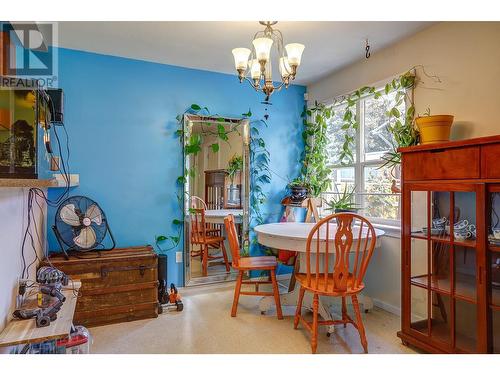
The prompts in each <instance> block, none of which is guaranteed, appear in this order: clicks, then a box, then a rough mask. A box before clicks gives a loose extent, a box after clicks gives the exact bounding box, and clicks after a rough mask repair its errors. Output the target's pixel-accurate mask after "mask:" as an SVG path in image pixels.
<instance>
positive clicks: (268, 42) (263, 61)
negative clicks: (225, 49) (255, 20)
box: [232, 21, 304, 103]
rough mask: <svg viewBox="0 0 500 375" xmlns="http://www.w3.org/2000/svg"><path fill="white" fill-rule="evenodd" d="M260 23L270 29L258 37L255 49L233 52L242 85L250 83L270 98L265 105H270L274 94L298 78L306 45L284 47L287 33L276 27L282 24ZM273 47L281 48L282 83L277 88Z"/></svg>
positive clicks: (254, 43)
mask: <svg viewBox="0 0 500 375" xmlns="http://www.w3.org/2000/svg"><path fill="white" fill-rule="evenodd" d="M259 23H260V24H261V25H264V26H265V27H266V28H265V29H264V30H263V31H258V32H257V33H256V34H255V35H254V37H253V41H252V44H253V47H254V48H253V50H250V49H248V48H235V49H233V51H232V52H233V56H234V65H235V67H236V71H237V72H238V78H239V79H240V83H241V82H243V80H246V81H248V82H249V83H250V84H251V85H252V87H253V88H254V89H255V90H256V91H261V92H263V93H264V94H265V95H266V99H265V102H266V103H269V97H270V96H271V94H272V93H273V92H274V91H279V90H281V88H282V87H283V86H285V88H288V85H289V84H290V82H291V81H293V80H294V79H295V75H296V74H297V68H298V67H299V65H300V59H301V57H302V52H303V51H304V45H303V44H300V43H290V44H287V45H285V46H284V47H283V34H281V31H279V30H278V29H273V27H272V26H274V25H276V24H277V23H278V22H277V21H272V22H269V21H266V22H264V21H260V22H259ZM273 46H274V47H275V48H276V49H277V52H278V56H279V62H278V67H279V72H280V76H281V82H280V83H279V84H278V85H277V86H274V83H273V76H272V64H271V48H272V47H273ZM285 51H286V53H285ZM249 77H250V78H249Z"/></svg>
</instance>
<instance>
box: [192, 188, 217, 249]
mask: <svg viewBox="0 0 500 375" xmlns="http://www.w3.org/2000/svg"><path fill="white" fill-rule="evenodd" d="M189 201H190V205H189V207H190V208H203V209H205V211H206V210H207V204H206V203H205V201H204V200H203V199H201V198H200V197H198V196H196V195H191V197H190V198H189ZM205 227H206V228H207V229H206V233H208V234H209V235H211V236H221V228H220V224H209V223H205ZM215 247H217V246H215ZM217 248H218V247H217ZM202 254H203V249H201V250H193V249H191V251H190V255H191V258H196V257H200V258H201V255H202Z"/></svg>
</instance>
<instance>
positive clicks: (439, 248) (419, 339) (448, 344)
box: [398, 136, 500, 353]
mask: <svg viewBox="0 0 500 375" xmlns="http://www.w3.org/2000/svg"><path fill="white" fill-rule="evenodd" d="M400 151H401V153H402V202H403V203H402V210H403V211H402V217H403V219H402V236H401V251H402V255H401V259H402V272H401V275H402V283H401V288H402V314H401V320H402V322H401V331H400V332H398V336H399V337H400V338H401V339H402V341H403V343H405V344H410V345H414V346H416V347H418V348H420V349H422V350H425V351H428V352H433V353H500V136H493V137H483V138H476V139H469V140H464V141H451V142H446V143H439V144H433V145H419V146H414V147H407V148H401V149H400ZM495 233H496V237H497V238H495Z"/></svg>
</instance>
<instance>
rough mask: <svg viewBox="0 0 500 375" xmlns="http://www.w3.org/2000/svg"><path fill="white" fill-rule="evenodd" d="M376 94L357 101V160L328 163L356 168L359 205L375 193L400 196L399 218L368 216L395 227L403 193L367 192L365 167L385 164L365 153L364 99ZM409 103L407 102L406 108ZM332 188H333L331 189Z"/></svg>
mask: <svg viewBox="0 0 500 375" xmlns="http://www.w3.org/2000/svg"><path fill="white" fill-rule="evenodd" d="M375 92H382V95H384V93H383V92H384V86H382V87H377V88H376V90H375ZM373 96H374V94H366V95H363V96H362V97H361V98H359V100H358V101H357V102H356V118H357V119H359V126H358V128H357V129H356V133H355V149H354V150H355V161H354V163H350V164H330V165H328V166H329V167H330V168H332V169H339V168H354V185H355V186H356V190H355V195H354V198H355V204H356V205H357V206H360V207H361V206H362V204H363V196H368V195H369V196H373V195H386V196H398V212H399V218H398V219H386V218H381V217H370V216H366V217H367V218H368V219H369V220H370V221H371V222H372V223H373V224H376V225H380V226H386V227H393V228H396V227H397V228H400V226H401V193H366V192H365V178H364V170H365V167H370V166H372V167H373V166H380V165H382V164H384V160H383V159H381V158H379V159H374V160H365V153H364V149H365V148H364V145H365V118H364V107H365V106H364V101H365V100H366V99H367V98H370V97H373ZM362 103H363V105H362ZM343 104H345V102H344V101H342V102H339V103H335V104H333V108H335V107H336V106H342V105H343ZM407 105H408V103H406V102H405V109H406V106H407ZM330 190H332V189H330ZM324 194H338V193H336V192H335V191H327V192H324Z"/></svg>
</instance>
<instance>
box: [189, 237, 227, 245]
mask: <svg viewBox="0 0 500 375" xmlns="http://www.w3.org/2000/svg"><path fill="white" fill-rule="evenodd" d="M221 242H224V237H219V236H207V237H205V239H204V240H203V239H200V240H199V241H192V243H193V244H195V245H210V244H217V243H221Z"/></svg>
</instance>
